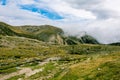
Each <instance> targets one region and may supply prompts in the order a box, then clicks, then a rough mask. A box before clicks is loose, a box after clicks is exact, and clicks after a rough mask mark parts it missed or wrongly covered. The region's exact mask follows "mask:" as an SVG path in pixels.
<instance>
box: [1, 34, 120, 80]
mask: <svg viewBox="0 0 120 80" xmlns="http://www.w3.org/2000/svg"><path fill="white" fill-rule="evenodd" d="M26 68H27V69H31V72H32V73H34V74H32V75H30V76H26V75H27V74H28V73H27V71H26V72H24V73H23V74H22V73H21V74H20V73H19V72H20V71H22V70H24V69H26ZM40 69H41V70H42V71H39V72H35V71H38V70H40ZM16 72H18V73H19V75H14V76H11V77H9V78H8V79H7V80H18V79H21V80H40V79H41V80H119V78H120V47H119V46H110V45H93V44H79V45H51V44H49V43H46V42H42V41H38V40H35V39H29V38H24V37H17V36H12V37H11V36H0V80H2V77H5V76H8V75H9V76H10V75H11V74H12V73H14V74H15V73H16Z"/></svg>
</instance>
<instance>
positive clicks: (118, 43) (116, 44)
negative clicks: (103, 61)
mask: <svg viewBox="0 0 120 80" xmlns="http://www.w3.org/2000/svg"><path fill="white" fill-rule="evenodd" d="M110 45H114V46H120V42H116V43H111V44H110Z"/></svg>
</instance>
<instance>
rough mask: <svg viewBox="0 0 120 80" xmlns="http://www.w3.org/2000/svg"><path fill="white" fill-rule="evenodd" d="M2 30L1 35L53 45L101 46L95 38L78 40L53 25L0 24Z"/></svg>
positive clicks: (85, 37)
mask: <svg viewBox="0 0 120 80" xmlns="http://www.w3.org/2000/svg"><path fill="white" fill-rule="evenodd" d="M0 30H1V33H0V34H1V35H8V36H19V37H27V38H32V39H37V40H40V41H43V42H48V43H51V44H62V45H65V44H68V45H73V44H84V43H87V44H99V42H98V41H97V40H96V39H95V38H93V37H92V36H90V35H88V34H86V35H84V36H81V37H80V38H77V37H76V36H65V33H64V31H63V30H62V29H61V28H58V27H55V26H51V25H41V26H32V25H25V26H11V25H9V24H6V23H3V22H0Z"/></svg>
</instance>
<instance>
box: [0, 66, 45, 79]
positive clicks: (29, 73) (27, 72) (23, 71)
mask: <svg viewBox="0 0 120 80" xmlns="http://www.w3.org/2000/svg"><path fill="white" fill-rule="evenodd" d="M42 71H43V68H40V69H35V70H32V69H31V68H23V69H21V70H20V71H17V72H14V73H11V74H8V75H5V76H3V77H2V78H0V80H6V79H9V78H11V77H14V76H18V75H22V74H25V77H29V76H32V75H34V74H36V73H38V72H42Z"/></svg>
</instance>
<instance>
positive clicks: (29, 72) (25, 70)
mask: <svg viewBox="0 0 120 80" xmlns="http://www.w3.org/2000/svg"><path fill="white" fill-rule="evenodd" d="M59 59H60V58H57V57H53V58H47V59H46V60H44V61H43V62H40V64H39V65H40V66H42V65H45V64H47V63H49V61H51V60H59ZM43 70H44V68H40V69H35V70H32V69H31V68H21V70H20V71H17V72H14V73H10V74H8V75H5V76H3V77H0V80H6V79H9V78H11V77H14V76H18V75H22V74H25V77H29V76H32V75H34V74H36V73H38V72H42V71H43Z"/></svg>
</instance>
